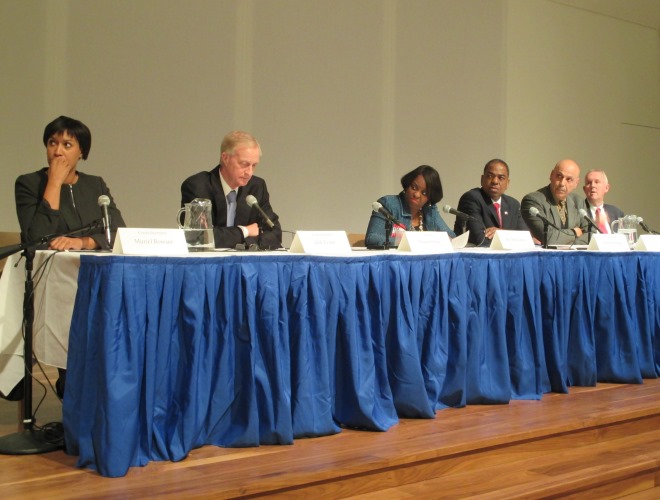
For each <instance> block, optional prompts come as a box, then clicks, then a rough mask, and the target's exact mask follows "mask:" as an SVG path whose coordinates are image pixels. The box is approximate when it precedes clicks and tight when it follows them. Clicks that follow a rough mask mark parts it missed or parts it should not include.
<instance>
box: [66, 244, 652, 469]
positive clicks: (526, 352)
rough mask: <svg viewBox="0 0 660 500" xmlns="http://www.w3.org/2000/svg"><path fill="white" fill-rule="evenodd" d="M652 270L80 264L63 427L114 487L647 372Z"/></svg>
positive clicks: (359, 262) (587, 257)
mask: <svg viewBox="0 0 660 500" xmlns="http://www.w3.org/2000/svg"><path fill="white" fill-rule="evenodd" d="M659 284H660V254H653V253H645V252H630V253H597V252H596V253H592V252H575V251H573V252H567V251H564V252H561V251H555V252H551V251H534V252H520V253H509V252H506V253H496V252H487V253H484V252H457V253H452V254H443V255H426V256H425V255H406V254H403V253H399V252H389V253H385V252H381V253H376V254H371V253H367V252H354V256H350V257H322V256H309V255H293V254H279V253H266V254H246V253H243V254H238V255H237V254H234V255H231V256H215V255H211V256H209V255H208V254H205V255H204V256H203V257H202V256H200V257H192V258H191V257H187V258H186V257H182V258H174V257H171V258H167V257H135V256H120V255H116V256H102V257H99V256H94V255H82V256H81V262H80V274H79V280H78V292H77V296H76V303H75V307H74V313H73V318H72V324H71V330H70V338H69V352H68V365H67V368H68V375H67V388H66V395H65V398H64V408H63V420H64V428H65V439H66V449H67V452H68V453H70V454H74V455H78V456H79V458H78V462H77V464H78V465H79V466H83V467H90V468H94V469H96V470H97V471H98V472H99V473H100V474H102V475H104V476H122V475H125V474H126V473H127V471H128V469H129V467H131V466H141V465H145V464H147V463H148V462H149V461H151V460H174V461H176V460H181V459H183V458H185V457H186V455H187V454H188V453H189V452H190V451H191V450H192V449H194V448H197V447H200V446H203V445H217V446H226V447H247V446H258V445H260V444H291V443H293V440H294V439H296V438H303V437H314V436H323V435H329V434H333V433H337V432H340V431H341V428H342V427H350V428H356V429H365V430H372V431H374V430H376V431H386V430H387V429H388V428H390V427H391V426H392V425H394V424H396V423H397V422H398V419H399V418H434V417H436V415H437V417H438V418H442V412H440V413H438V414H436V411H437V410H439V409H442V408H446V407H462V406H464V405H469V404H506V403H508V402H509V401H510V400H511V399H540V398H541V397H542V395H543V394H544V393H546V392H549V391H556V392H567V391H568V388H569V387H570V386H572V385H594V384H596V383H597V382H600V381H602V382H620V383H641V382H642V379H643V378H654V377H657V376H658V374H659V373H660V367H659V364H658V362H659V361H660V343H659V342H660V290H659V288H660V287H659V286H658V285H659Z"/></svg>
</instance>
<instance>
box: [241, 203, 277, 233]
mask: <svg viewBox="0 0 660 500" xmlns="http://www.w3.org/2000/svg"><path fill="white" fill-rule="evenodd" d="M245 201H246V203H247V204H248V205H250V206H251V207H253V208H256V209H257V210H258V211H259V213H260V214H261V216H262V217H263V219H264V221H265V222H266V224H268V227H269V228H271V229H273V227H275V224H274V223H273V221H272V220H270V217H268V216H267V215H266V212H264V210H263V208H261V207H260V206H259V202H258V201H257V199H256V198H255V197H254V196H252V195H251V194H249V195H247V196H246V198H245Z"/></svg>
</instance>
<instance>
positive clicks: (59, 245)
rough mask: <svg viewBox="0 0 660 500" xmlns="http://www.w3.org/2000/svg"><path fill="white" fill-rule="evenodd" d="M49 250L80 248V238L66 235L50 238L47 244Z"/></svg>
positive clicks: (81, 243) (81, 247)
mask: <svg viewBox="0 0 660 500" xmlns="http://www.w3.org/2000/svg"><path fill="white" fill-rule="evenodd" d="M49 248H50V249H51V250H82V249H83V239H82V238H68V237H66V236H58V237H57V238H55V239H53V240H51V242H50V244H49Z"/></svg>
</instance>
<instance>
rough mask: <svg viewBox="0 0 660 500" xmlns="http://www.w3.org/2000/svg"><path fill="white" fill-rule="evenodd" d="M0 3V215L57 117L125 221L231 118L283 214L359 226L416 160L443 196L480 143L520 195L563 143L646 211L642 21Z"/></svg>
mask: <svg viewBox="0 0 660 500" xmlns="http://www.w3.org/2000/svg"><path fill="white" fill-rule="evenodd" d="M0 19H2V20H3V30H2V31H0V42H2V45H1V46H0V47H1V48H0V64H2V67H3V68H4V69H3V71H2V73H1V76H0V92H1V94H2V96H3V97H2V99H3V105H2V114H3V117H4V119H3V120H1V121H0V127H2V128H1V129H0V156H1V157H2V158H3V160H2V161H3V172H4V174H5V175H4V177H5V182H3V183H2V185H1V186H0V209H1V211H2V214H3V216H2V218H1V219H0V230H17V229H18V223H17V221H16V216H15V209H14V195H13V185H14V179H15V178H16V176H17V175H19V174H20V173H23V172H28V171H33V170H36V169H37V168H39V167H41V166H44V165H45V154H44V153H45V151H44V149H43V145H42V143H41V134H42V132H43V127H44V126H45V124H46V123H47V122H48V121H50V120H51V119H53V118H55V117H56V116H57V115H59V114H66V115H69V116H73V117H76V118H78V119H81V120H82V121H84V122H85V123H86V124H87V125H89V126H90V128H91V130H92V133H93V145H92V150H91V154H90V158H89V160H88V161H87V162H85V163H81V164H79V168H80V169H81V170H84V171H86V172H89V173H94V174H99V175H102V176H103V177H104V178H105V179H106V181H107V183H108V184H109V186H110V187H111V190H112V193H113V195H114V197H115V198H116V200H117V203H118V204H119V206H120V208H121V210H122V212H123V215H124V218H125V220H126V221H127V222H128V223H129V224H130V225H132V226H141V227H173V222H174V213H175V212H176V209H177V208H178V204H179V196H180V193H179V187H180V184H181V181H182V180H183V179H184V178H185V177H187V176H188V175H191V174H192V173H195V172H197V171H199V170H204V169H210V168H212V167H213V166H214V165H215V164H216V163H217V160H218V157H219V144H220V140H221V138H222V136H223V135H224V134H225V133H226V132H228V131H230V130H233V129H236V128H242V129H247V130H249V131H251V132H252V133H254V134H255V135H256V136H257V137H258V139H259V140H260V142H261V144H262V148H263V151H264V156H263V158H262V164H261V165H260V167H259V169H258V175H261V176H262V177H264V178H265V179H266V180H267V182H268V186H269V189H270V191H271V197H272V202H273V205H274V207H275V209H276V211H277V212H278V213H279V215H280V218H281V220H282V225H283V227H284V229H289V230H296V229H346V230H348V231H352V232H362V231H364V230H365V228H366V224H367V221H368V218H369V213H370V206H371V202H372V201H373V200H374V199H376V198H377V197H378V196H380V195H382V194H387V193H396V192H398V190H399V188H400V186H399V181H398V179H399V178H400V177H401V175H403V174H404V173H405V172H407V171H409V170H411V169H412V168H414V167H416V166H417V165H419V164H422V163H426V164H430V165H433V166H435V167H436V168H438V170H439V171H440V173H441V176H442V180H443V185H444V188H445V199H444V200H443V202H442V203H443V204H444V203H449V204H452V205H455V204H456V203H457V201H458V198H459V197H460V195H461V194H462V193H463V192H464V191H466V190H467V189H469V188H471V187H474V186H476V185H477V184H478V179H479V175H480V172H481V169H482V167H483V165H484V163H485V162H486V161H487V160H489V159H490V158H493V157H502V158H504V159H506V160H507V161H508V162H509V164H510V166H511V169H512V179H513V180H512V185H511V188H510V194H512V195H514V196H517V197H521V196H522V195H524V194H525V193H526V192H528V191H531V190H534V189H537V188H538V187H540V186H542V185H544V184H545V183H546V182H547V178H548V174H549V171H550V169H551V167H552V165H553V164H554V163H555V162H556V161H557V160H558V159H560V158H562V157H566V156H572V157H575V158H576V159H577V161H578V162H580V163H581V164H582V165H583V170H586V169H588V168H595V167H600V168H605V169H606V170H607V172H608V174H609V175H610V180H611V182H612V184H613V188H612V191H611V197H610V199H611V201H612V202H613V203H616V204H618V205H620V206H621V207H622V208H624V209H625V210H626V211H627V212H629V213H632V212H636V213H638V214H639V215H643V216H644V218H645V219H646V220H647V222H649V223H650V224H651V225H652V226H654V227H660V210H658V208H660V203H659V202H658V201H657V197H656V196H655V193H653V192H652V191H651V189H652V186H653V184H654V183H655V181H657V179H658V174H657V166H658V158H660V154H659V153H660V146H659V145H660V140H659V139H660V138H659V137H658V128H657V127H660V75H659V72H660V69H659V63H658V60H659V53H660V50H659V43H658V40H659V38H658V30H657V29H655V30H654V29H651V28H648V27H644V26H640V25H636V24H632V23H629V22H625V21H621V20H618V19H616V18H612V17H607V16H602V15H599V14H595V13H592V12H587V11H583V10H579V9H576V8H573V7H571V6H566V5H561V4H558V3H555V2H550V1H548V0H425V1H424V0H360V1H355V0H332V1H330V0H328V1H322V0H312V1H310V0H278V1H269V0H241V1H235V0H224V1H217V0H188V1H185V2H184V1H178V0H169V1H166V0H132V1H129V0H96V1H93V2H90V1H86V0H66V1H65V0H60V1H48V0H23V1H21V2H15V1H13V0H0ZM623 123H634V124H636V125H624V124H623ZM651 127H656V128H651ZM448 222H449V223H450V224H452V223H453V220H452V219H451V218H448Z"/></svg>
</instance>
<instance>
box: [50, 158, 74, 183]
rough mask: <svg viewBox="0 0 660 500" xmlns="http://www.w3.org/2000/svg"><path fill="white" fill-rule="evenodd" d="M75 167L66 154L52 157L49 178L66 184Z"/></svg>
mask: <svg viewBox="0 0 660 500" xmlns="http://www.w3.org/2000/svg"><path fill="white" fill-rule="evenodd" d="M72 171H73V167H72V166H71V165H69V162H67V160H66V158H65V157H64V156H57V157H55V158H53V159H52V161H51V162H50V165H49V167H48V180H49V181H53V182H56V183H58V184H60V185H61V184H64V183H65V182H66V180H67V178H68V177H69V176H70V175H71V172H72Z"/></svg>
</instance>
